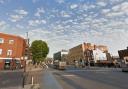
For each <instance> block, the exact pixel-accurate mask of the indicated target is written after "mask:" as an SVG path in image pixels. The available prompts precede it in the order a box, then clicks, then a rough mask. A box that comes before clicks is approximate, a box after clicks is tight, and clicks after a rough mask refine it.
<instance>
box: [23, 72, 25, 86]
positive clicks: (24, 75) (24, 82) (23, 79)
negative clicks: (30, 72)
mask: <svg viewBox="0 0 128 89" xmlns="http://www.w3.org/2000/svg"><path fill="white" fill-rule="evenodd" d="M24 85H25V73H24V74H23V81H22V87H23V88H24Z"/></svg>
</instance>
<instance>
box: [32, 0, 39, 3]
mask: <svg viewBox="0 0 128 89" xmlns="http://www.w3.org/2000/svg"><path fill="white" fill-rule="evenodd" d="M38 1H40V0H32V2H33V3H36V2H38Z"/></svg>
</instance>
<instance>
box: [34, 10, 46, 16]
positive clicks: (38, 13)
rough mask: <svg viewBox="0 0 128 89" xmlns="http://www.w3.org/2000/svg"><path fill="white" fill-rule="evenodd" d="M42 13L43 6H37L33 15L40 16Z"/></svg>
mask: <svg viewBox="0 0 128 89" xmlns="http://www.w3.org/2000/svg"><path fill="white" fill-rule="evenodd" d="M44 13H45V10H44V8H37V12H36V13H35V14H34V15H35V16H37V17H40V16H41V15H42V14H44Z"/></svg>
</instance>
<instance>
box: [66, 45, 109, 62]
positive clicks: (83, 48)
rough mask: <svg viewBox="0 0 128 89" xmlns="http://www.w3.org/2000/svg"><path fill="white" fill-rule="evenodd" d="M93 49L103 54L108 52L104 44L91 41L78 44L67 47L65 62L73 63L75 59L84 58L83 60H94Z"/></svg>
mask: <svg viewBox="0 0 128 89" xmlns="http://www.w3.org/2000/svg"><path fill="white" fill-rule="evenodd" d="M97 49H98V51H97ZM94 51H95V52H98V53H103V54H104V53H107V52H108V48H107V46H104V45H95V44H91V43H83V44H80V45H78V46H76V47H73V48H71V49H69V53H68V61H67V62H68V63H69V64H73V63H74V61H76V60H77V61H80V60H84V61H90V62H91V61H94V57H95V55H94ZM99 51H100V52H99ZM105 56H106V55H105ZM106 60H107V59H106Z"/></svg>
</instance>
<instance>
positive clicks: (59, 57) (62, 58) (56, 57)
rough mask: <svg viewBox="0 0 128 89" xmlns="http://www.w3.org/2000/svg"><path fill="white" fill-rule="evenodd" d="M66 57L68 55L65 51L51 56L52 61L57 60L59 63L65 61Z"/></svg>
mask: <svg viewBox="0 0 128 89" xmlns="http://www.w3.org/2000/svg"><path fill="white" fill-rule="evenodd" d="M67 55H68V51H67V50H61V51H59V52H56V53H54V54H53V59H54V60H59V61H66V60H67Z"/></svg>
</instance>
